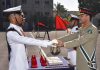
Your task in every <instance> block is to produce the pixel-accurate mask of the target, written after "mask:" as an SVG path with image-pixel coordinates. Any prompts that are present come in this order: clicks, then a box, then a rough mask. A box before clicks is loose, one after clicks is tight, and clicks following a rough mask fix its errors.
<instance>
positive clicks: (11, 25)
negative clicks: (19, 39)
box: [8, 23, 23, 32]
mask: <svg viewBox="0 0 100 70" xmlns="http://www.w3.org/2000/svg"><path fill="white" fill-rule="evenodd" d="M9 28H14V29H16V30H18V31H19V32H20V30H22V31H23V29H22V27H20V26H18V25H15V24H12V23H10V26H9V27H8V29H9Z"/></svg>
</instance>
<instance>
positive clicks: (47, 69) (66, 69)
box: [28, 57, 74, 70]
mask: <svg viewBox="0 0 100 70" xmlns="http://www.w3.org/2000/svg"><path fill="white" fill-rule="evenodd" d="M59 58H60V59H61V60H62V62H63V64H62V65H47V66H41V63H40V57H37V58H36V59H37V64H38V66H37V68H31V60H30V61H29V67H30V68H29V69H28V70H74V66H70V65H69V62H68V61H67V60H65V59H64V58H63V57H59Z"/></svg>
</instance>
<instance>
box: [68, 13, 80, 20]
mask: <svg viewBox="0 0 100 70" xmlns="http://www.w3.org/2000/svg"><path fill="white" fill-rule="evenodd" d="M70 15H71V17H72V18H76V19H79V17H78V16H76V15H73V14H70Z"/></svg>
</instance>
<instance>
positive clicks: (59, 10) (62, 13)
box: [55, 3, 67, 17]
mask: <svg viewBox="0 0 100 70" xmlns="http://www.w3.org/2000/svg"><path fill="white" fill-rule="evenodd" d="M55 8H56V14H57V15H60V16H61V17H66V15H67V9H66V8H64V6H63V5H61V3H57V4H55Z"/></svg>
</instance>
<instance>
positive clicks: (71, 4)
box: [54, 0, 79, 11]
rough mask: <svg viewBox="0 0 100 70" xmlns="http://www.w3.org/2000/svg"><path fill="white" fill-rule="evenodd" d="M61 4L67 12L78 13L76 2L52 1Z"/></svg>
mask: <svg viewBox="0 0 100 70" xmlns="http://www.w3.org/2000/svg"><path fill="white" fill-rule="evenodd" d="M57 2H58V3H61V4H62V5H64V7H65V8H66V9H68V11H78V10H79V9H78V0H54V3H55V4H57Z"/></svg>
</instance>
